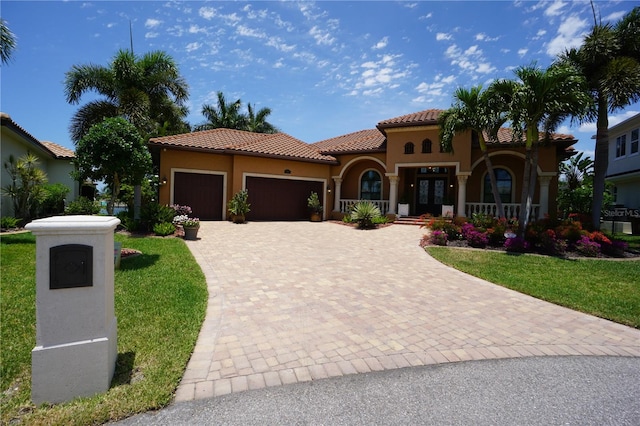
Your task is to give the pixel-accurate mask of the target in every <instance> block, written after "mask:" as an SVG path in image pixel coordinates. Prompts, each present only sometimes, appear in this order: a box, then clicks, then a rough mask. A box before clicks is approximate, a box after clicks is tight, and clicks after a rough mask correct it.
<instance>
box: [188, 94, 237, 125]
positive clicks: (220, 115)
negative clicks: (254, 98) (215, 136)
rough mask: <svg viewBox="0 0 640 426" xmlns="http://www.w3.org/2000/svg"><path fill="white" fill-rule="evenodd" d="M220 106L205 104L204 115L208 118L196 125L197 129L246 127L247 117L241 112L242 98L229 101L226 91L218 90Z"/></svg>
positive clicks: (203, 107)
mask: <svg viewBox="0 0 640 426" xmlns="http://www.w3.org/2000/svg"><path fill="white" fill-rule="evenodd" d="M217 96H218V106H217V107H215V106H212V105H209V104H204V105H203V106H202V115H204V117H205V118H206V119H207V121H206V123H203V124H200V125H199V126H196V128H195V130H196V131H201V130H211V129H220V128H224V129H238V130H242V129H243V128H244V127H245V117H244V116H243V115H242V114H241V113H240V108H241V106H242V103H241V101H240V99H238V100H236V101H234V102H227V100H226V99H225V97H224V93H222V92H218V93H217Z"/></svg>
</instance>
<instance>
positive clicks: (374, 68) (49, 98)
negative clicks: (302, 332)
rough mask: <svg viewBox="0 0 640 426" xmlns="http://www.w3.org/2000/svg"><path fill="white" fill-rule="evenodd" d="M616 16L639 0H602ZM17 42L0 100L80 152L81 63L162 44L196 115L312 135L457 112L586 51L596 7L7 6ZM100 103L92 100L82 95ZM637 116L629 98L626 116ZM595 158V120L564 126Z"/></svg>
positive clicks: (20, 119) (192, 118)
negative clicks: (74, 101) (245, 111)
mask: <svg viewBox="0 0 640 426" xmlns="http://www.w3.org/2000/svg"><path fill="white" fill-rule="evenodd" d="M595 4H596V8H597V12H598V13H599V15H600V16H601V17H602V19H603V21H605V22H606V21H611V22H616V21H617V20H618V19H620V17H622V16H623V15H624V14H625V13H626V12H629V11H630V10H631V9H632V8H633V7H634V6H636V5H638V4H640V3H639V2H630V1H610V2H604V1H596V3H595ZM0 8H1V9H0V13H1V15H2V18H4V19H5V20H6V21H7V23H8V25H9V28H10V29H11V30H12V31H13V33H14V34H15V35H16V37H17V50H16V51H15V53H14V55H13V60H12V61H11V62H10V63H9V64H8V65H3V66H2V70H1V74H0V78H1V86H0V90H1V97H0V102H1V103H0V109H1V110H2V111H3V112H6V113H8V114H9V115H11V117H12V118H13V120H14V121H16V122H17V123H18V124H19V125H21V126H22V127H24V128H25V129H26V130H27V131H29V132H30V133H31V134H33V135H34V136H35V137H36V138H38V139H41V140H50V141H52V142H56V143H58V144H60V145H63V146H66V147H68V148H73V143H72V142H71V140H70V137H69V132H68V127H69V123H70V119H71V117H72V115H73V114H74V112H75V111H76V110H77V108H78V105H69V104H67V103H66V101H65V97H64V88H63V81H64V76H65V73H66V72H67V71H69V70H70V69H71V67H72V65H74V64H89V63H94V64H99V65H107V64H108V63H109V62H110V61H111V59H112V58H113V56H114V55H115V54H116V52H117V51H118V50H119V49H129V47H130V37H129V23H130V22H131V27H132V29H133V46H134V51H135V53H136V54H142V53H145V52H148V51H152V50H163V51H165V52H167V53H168V54H169V55H171V56H172V57H173V58H174V60H175V61H176V62H177V64H178V65H179V68H180V72H181V74H182V75H183V76H184V77H185V79H186V81H187V83H188V84H189V90H190V98H189V104H188V105H189V108H190V114H189V116H188V121H189V122H190V123H192V124H199V123H202V122H203V121H204V118H203V116H202V115H201V109H202V105H203V104H206V103H209V104H215V103H216V92H217V91H222V92H223V93H224V94H225V96H226V98H227V100H235V99H238V98H239V99H241V100H242V102H243V105H245V106H246V104H247V103H248V102H250V103H251V104H252V105H254V106H255V107H256V108H261V107H265V106H268V107H270V108H271V109H272V114H271V116H270V117H269V121H270V122H271V123H273V124H275V125H276V126H277V127H279V128H280V130H282V131H283V132H286V133H288V134H290V135H292V136H294V137H296V138H298V139H301V140H303V141H305V142H309V143H312V142H317V141H319V140H323V139H327V138H331V137H335V136H340V135H343V134H346V133H350V132H354V131H358V130H363V129H371V128H374V127H375V125H376V124H377V123H378V122H379V121H382V120H385V119H388V118H392V117H396V116H399V115H403V114H407V113H411V112H416V111H421V110H424V109H429V108H443V109H445V108H448V107H449V106H450V105H451V102H452V93H453V92H454V90H455V89H456V87H458V86H464V87H471V86H472V85H476V84H483V85H485V86H486V85H487V84H489V83H490V82H491V81H492V80H494V79H497V78H512V77H513V69H514V68H516V67H518V66H521V65H528V64H531V63H532V62H537V64H538V65H540V66H544V67H546V66H548V65H549V64H550V62H551V61H552V60H553V58H554V55H555V54H557V53H559V52H561V51H563V49H565V48H569V47H577V46H579V44H580V43H581V40H582V36H583V35H584V34H585V33H586V32H587V31H588V30H589V29H590V27H591V25H592V22H593V13H592V10H591V5H590V3H589V2H582V1H568V2H562V1H555V0H554V1H491V2H489V1H451V2H445V1H352V2H346V1H318V2H293V1H253V2H227V1H214V2H200V1H64V2H62V1H39V2H35V1H5V0H3V1H2V3H1V4H0ZM90 99H92V95H87V96H86V97H84V98H83V99H82V101H83V102H86V101H88V100H90ZM638 112H640V105H638V104H635V105H632V106H629V107H628V108H626V109H625V110H624V111H621V112H618V113H616V114H614V115H612V116H610V124H611V125H613V124H616V123H617V122H619V121H621V120H622V119H625V118H628V117H630V116H632V115H635V114H637V113H638ZM558 131H559V132H562V133H571V134H573V135H574V136H576V137H577V138H579V140H580V142H579V143H578V144H577V145H576V148H577V149H578V150H579V151H586V152H587V153H589V154H592V153H593V149H594V141H593V140H592V139H591V136H592V135H593V134H594V133H595V124H583V125H581V126H577V125H576V126H573V127H570V126H569V123H567V125H565V126H563V127H562V128H560V129H559V130H558Z"/></svg>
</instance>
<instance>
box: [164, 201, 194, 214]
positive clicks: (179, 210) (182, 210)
mask: <svg viewBox="0 0 640 426" xmlns="http://www.w3.org/2000/svg"><path fill="white" fill-rule="evenodd" d="M169 207H171V208H172V209H173V210H175V211H176V216H189V215H190V214H191V213H193V211H192V210H191V207H189V206H181V205H179V204H171V205H170V206H169Z"/></svg>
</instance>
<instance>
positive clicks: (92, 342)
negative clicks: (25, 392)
mask: <svg viewBox="0 0 640 426" xmlns="http://www.w3.org/2000/svg"><path fill="white" fill-rule="evenodd" d="M119 223H120V220H119V219H118V218H115V217H109V216H54V217H49V218H46V219H38V220H34V221H33V222H31V223H29V224H28V225H27V226H26V228H27V229H28V230H30V231H32V232H33V234H34V235H35V236H36V346H35V347H34V348H33V350H32V351H31V399H32V400H33V402H34V403H35V404H36V405H39V404H42V403H44V402H50V403H58V402H63V401H68V400H71V399H73V398H75V397H78V396H92V395H94V394H96V393H100V392H106V391H107V390H109V385H110V383H111V378H112V377H113V373H114V371H115V365H116V357H117V355H118V345H117V323H116V317H115V310H114V283H113V278H114V271H113V269H114V244H113V230H114V229H115V227H116V226H118V224H119Z"/></svg>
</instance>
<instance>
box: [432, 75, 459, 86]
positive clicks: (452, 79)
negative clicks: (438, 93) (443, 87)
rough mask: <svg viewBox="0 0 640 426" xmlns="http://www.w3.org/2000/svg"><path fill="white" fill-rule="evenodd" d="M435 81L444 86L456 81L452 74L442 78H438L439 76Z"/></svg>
mask: <svg viewBox="0 0 640 426" xmlns="http://www.w3.org/2000/svg"><path fill="white" fill-rule="evenodd" d="M436 79H439V80H440V81H441V82H443V83H445V84H451V83H453V82H454V81H456V77H455V76H454V75H453V74H452V75H449V76H446V77H444V78H440V76H438V77H436Z"/></svg>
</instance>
